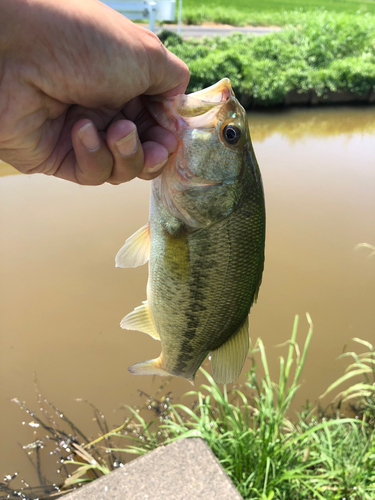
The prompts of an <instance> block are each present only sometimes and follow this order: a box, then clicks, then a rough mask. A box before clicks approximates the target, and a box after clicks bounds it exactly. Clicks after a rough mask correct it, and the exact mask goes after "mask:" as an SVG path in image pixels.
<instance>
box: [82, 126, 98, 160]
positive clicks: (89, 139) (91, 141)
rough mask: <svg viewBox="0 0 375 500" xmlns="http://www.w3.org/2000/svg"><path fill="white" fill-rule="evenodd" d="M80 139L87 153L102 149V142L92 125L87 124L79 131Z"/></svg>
mask: <svg viewBox="0 0 375 500" xmlns="http://www.w3.org/2000/svg"><path fill="white" fill-rule="evenodd" d="M78 137H79V138H80V140H81V142H82V144H83V145H84V147H85V148H86V149H87V151H90V152H91V153H92V152H94V151H96V150H97V149H99V148H100V140H99V137H98V134H97V133H96V130H95V128H94V126H93V124H92V123H87V124H86V125H85V126H84V127H82V128H81V129H79V130H78Z"/></svg>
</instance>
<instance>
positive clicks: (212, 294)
mask: <svg viewBox="0 0 375 500" xmlns="http://www.w3.org/2000/svg"><path fill="white" fill-rule="evenodd" d="M220 93H221V94H220ZM191 96H192V99H191V100H190V101H189V98H190V96H177V98H169V99H168V98H167V99H162V98H159V100H158V99H156V100H151V102H150V103H149V109H150V111H151V113H152V114H153V115H154V117H155V119H156V120H157V121H159V123H160V124H161V125H164V126H168V127H169V128H170V129H171V130H172V131H173V132H174V133H176V135H177V136H178V137H180V142H179V148H178V150H177V151H176V153H175V154H174V155H172V156H171V158H170V159H169V161H168V164H167V166H166V167H165V169H164V171H163V173H162V175H161V176H160V177H159V178H157V179H156V180H154V181H153V184H152V190H151V200H150V220H149V223H148V225H146V226H145V227H144V228H142V230H140V232H137V233H136V234H135V235H134V236H133V237H132V238H130V239H129V240H127V242H126V243H125V245H124V247H123V248H122V249H121V250H120V252H119V254H118V255H117V258H116V263H117V265H120V266H122V267H130V265H131V263H132V262H137V265H139V263H144V262H143V261H146V260H145V259H146V257H144V256H146V254H147V252H148V255H147V258H149V281H148V286H147V302H145V303H144V305H142V306H140V307H139V308H136V309H135V310H134V311H133V312H132V313H130V314H129V315H128V316H126V317H125V318H124V320H123V321H122V323H121V326H123V328H128V329H138V330H140V331H144V332H146V333H149V334H150V335H152V336H153V337H154V338H158V339H160V340H161V344H162V352H161V355H160V356H159V358H156V359H154V360H150V361H146V362H142V363H137V364H135V365H133V366H132V367H130V368H129V370H130V371H131V372H132V373H135V374H143V373H144V374H159V375H176V376H180V377H184V378H186V379H188V380H191V381H193V380H194V377H195V373H196V371H197V370H198V368H199V366H200V365H201V363H202V362H203V361H204V359H205V357H206V356H207V355H208V354H209V353H210V352H212V359H211V366H212V370H213V375H214V378H215V380H216V381H217V382H219V383H228V382H232V381H234V380H235V378H237V377H238V375H239V373H240V371H241V369H242V366H243V363H244V361H245V359H246V355H247V351H248V345H249V334H248V314H249V310H250V308H251V306H252V304H253V302H254V300H255V299H256V298H257V294H258V290H259V286H260V283H261V277H262V272H263V266H264V241H265V207H264V196H263V187H262V181H261V175H260V171H259V168H258V165H257V162H256V159H255V155H254V152H253V149H252V146H251V141H250V135H249V131H248V125H247V118H246V113H245V112H244V110H243V108H242V107H241V106H240V104H239V103H238V101H237V100H236V99H235V97H234V94H233V91H232V89H231V87H230V82H229V80H228V79H224V80H222V81H221V82H219V83H218V84H216V85H215V86H213V87H211V88H209V89H206V90H204V91H201V92H197V93H195V94H191ZM194 106H196V108H194ZM205 111H206V112H205ZM166 116H167V117H168V119H165V117H166ZM171 117H172V118H171ZM228 127H229V129H230V130H229V133H227V135H225V134H226V130H227V129H228ZM202 131H203V132H202ZM236 134H237V135H236ZM210 151H212V154H210ZM200 152H201V153H200ZM146 247H147V249H148V250H147V251H146V250H145V248H146ZM129 249H131V250H129ZM134 249H135V250H134ZM139 255H141V256H142V258H140V257H139ZM140 261H142V262H140Z"/></svg>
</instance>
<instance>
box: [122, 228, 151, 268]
mask: <svg viewBox="0 0 375 500" xmlns="http://www.w3.org/2000/svg"><path fill="white" fill-rule="evenodd" d="M150 246H151V237H150V224H149V223H147V224H146V225H144V226H143V227H141V229H138V231H137V232H136V233H134V234H133V235H132V236H130V238H128V239H127V240H126V241H125V245H124V246H123V247H121V248H120V250H119V251H118V252H117V255H116V267H138V266H142V265H143V264H146V262H147V261H148V259H149V258H150Z"/></svg>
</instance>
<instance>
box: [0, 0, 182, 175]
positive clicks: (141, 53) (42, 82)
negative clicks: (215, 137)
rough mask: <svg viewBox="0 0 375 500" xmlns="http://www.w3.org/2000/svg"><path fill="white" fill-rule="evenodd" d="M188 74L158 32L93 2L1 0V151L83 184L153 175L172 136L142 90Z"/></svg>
mask: <svg viewBox="0 0 375 500" xmlns="http://www.w3.org/2000/svg"><path fill="white" fill-rule="evenodd" d="M188 80H189V72H188V69H187V67H186V65H185V64H184V63H183V62H182V61H181V60H180V59H178V58H177V57H176V56H174V55H173V54H171V53H170V52H169V51H168V50H167V49H165V47H164V46H163V45H162V44H161V42H160V41H159V39H158V38H157V37H156V36H155V35H154V34H152V33H151V32H150V31H148V30H146V29H145V28H142V27H140V26H137V25H136V24H134V23H132V22H130V21H129V20H128V19H126V18H125V17H124V16H122V15H121V14H119V13H117V12H115V11H113V10H112V9H110V8H109V7H107V6H106V5H104V4H102V3H100V2H99V1H97V0H80V1H79V2H77V1H76V0H66V1H64V2H56V1H55V0H29V1H25V0H3V1H2V3H1V5H0V158H1V159H2V160H4V161H5V162H7V163H10V164H11V165H13V166H14V167H15V168H17V169H18V170H20V171H21V172H24V173H27V174H30V173H36V172H41V173H44V174H47V175H54V176H56V177H60V178H63V179H67V180H70V181H73V182H77V183H79V184H86V185H98V184H102V183H104V182H109V183H111V184H120V183H122V182H126V181H129V180H131V179H133V178H134V177H136V176H138V177H140V178H142V179H152V178H154V177H156V176H157V175H158V174H159V173H160V172H161V169H162V166H163V164H164V163H165V162H166V160H167V158H168V156H169V155H170V154H171V152H173V151H174V150H175V149H176V147H177V139H176V138H175V136H174V135H173V134H172V133H171V132H169V131H167V130H166V129H164V128H162V127H160V126H159V125H157V124H156V122H155V121H154V120H153V119H152V117H151V116H150V114H149V113H148V112H147V110H146V108H145V106H144V103H143V99H142V95H166V96H174V95H177V94H181V93H184V92H185V90H186V86H187V83H188Z"/></svg>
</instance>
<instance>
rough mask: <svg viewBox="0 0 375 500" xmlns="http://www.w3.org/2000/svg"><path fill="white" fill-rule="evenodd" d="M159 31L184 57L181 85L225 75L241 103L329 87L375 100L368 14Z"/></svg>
mask: <svg viewBox="0 0 375 500" xmlns="http://www.w3.org/2000/svg"><path fill="white" fill-rule="evenodd" d="M159 36H160V37H161V39H162V41H163V42H164V43H165V45H166V46H167V47H168V49H170V50H171V51H172V52H174V53H175V54H176V55H177V56H179V57H180V58H181V59H183V60H184V61H185V62H186V63H187V64H188V66H189V68H190V71H191V81H190V84H189V89H188V91H195V90H198V89H201V88H204V87H207V86H209V85H212V84H213V83H215V82H216V81H218V80H220V79H221V78H223V77H224V76H227V77H229V78H230V79H231V81H232V85H233V87H234V90H235V92H236V95H237V96H238V97H239V98H240V100H241V102H242V103H243V104H244V105H245V106H246V107H252V106H270V105H280V104H283V103H293V102H294V101H295V102H301V103H308V102H311V103H319V102H330V101H332V99H333V97H332V95H333V94H332V93H335V95H336V96H337V95H339V97H340V95H341V96H342V101H345V99H346V100H350V98H353V96H360V99H363V100H371V99H374V100H375V95H373V93H374V90H375V16H374V15H362V14H356V15H347V14H332V13H328V12H318V13H314V14H309V15H308V16H306V17H305V18H304V20H303V22H302V21H301V24H299V25H298V26H289V27H286V28H285V29H283V30H282V31H281V32H274V33H270V34H268V35H265V36H261V37H257V36H251V35H243V34H240V33H235V34H233V35H231V36H228V37H215V38H206V39H199V40H194V39H191V40H186V41H183V40H182V39H180V38H179V37H178V36H177V35H175V34H171V33H170V32H169V33H168V32H166V31H164V32H162V33H161V34H160V35H159ZM345 93H347V94H345ZM354 98H355V97H354ZM293 99H294V101H293ZM333 100H335V99H333ZM336 100H338V101H340V99H336Z"/></svg>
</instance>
